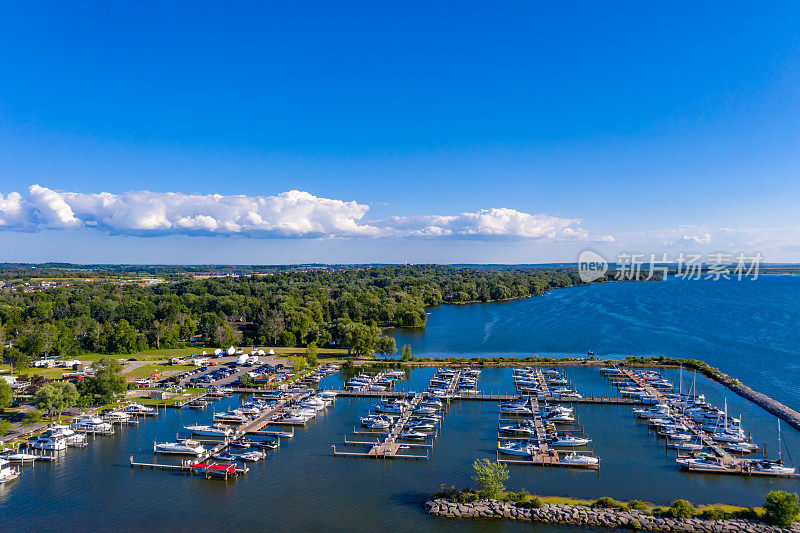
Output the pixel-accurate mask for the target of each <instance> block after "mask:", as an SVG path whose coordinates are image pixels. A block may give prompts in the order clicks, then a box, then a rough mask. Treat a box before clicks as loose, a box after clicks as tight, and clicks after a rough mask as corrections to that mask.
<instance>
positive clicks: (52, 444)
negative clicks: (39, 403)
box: [28, 429, 67, 452]
mask: <svg viewBox="0 0 800 533" xmlns="http://www.w3.org/2000/svg"><path fill="white" fill-rule="evenodd" d="M28 446H30V447H31V448H33V449H34V450H44V451H50V452H59V451H62V450H66V449H67V439H66V438H65V437H64V436H63V435H60V434H57V433H55V432H54V431H53V430H50V429H48V430H47V431H45V432H44V433H42V434H41V435H39V436H38V437H36V438H35V439H33V440H31V441H28Z"/></svg>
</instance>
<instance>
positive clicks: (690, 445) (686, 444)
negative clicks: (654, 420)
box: [670, 442, 704, 452]
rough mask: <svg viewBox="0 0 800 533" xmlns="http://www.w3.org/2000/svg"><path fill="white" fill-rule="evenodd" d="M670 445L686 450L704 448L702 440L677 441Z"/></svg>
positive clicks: (697, 450) (693, 450)
mask: <svg viewBox="0 0 800 533" xmlns="http://www.w3.org/2000/svg"><path fill="white" fill-rule="evenodd" d="M670 446H671V447H673V448H675V449H676V450H680V451H684V452H699V451H700V450H702V449H703V448H704V446H703V443H702V442H675V443H673V444H670Z"/></svg>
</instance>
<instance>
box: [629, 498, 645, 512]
mask: <svg viewBox="0 0 800 533" xmlns="http://www.w3.org/2000/svg"><path fill="white" fill-rule="evenodd" d="M628 508H629V509H636V510H637V511H646V510H647V505H645V503H644V502H643V501H640V500H631V501H629V502H628Z"/></svg>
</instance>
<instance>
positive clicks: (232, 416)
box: [214, 411, 247, 424]
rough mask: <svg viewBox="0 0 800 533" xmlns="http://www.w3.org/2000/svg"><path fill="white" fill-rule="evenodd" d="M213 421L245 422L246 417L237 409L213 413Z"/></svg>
mask: <svg viewBox="0 0 800 533" xmlns="http://www.w3.org/2000/svg"><path fill="white" fill-rule="evenodd" d="M214 422H229V423H232V424H244V423H245V422H247V417H246V416H245V415H243V414H242V413H240V412H237V411H229V412H226V413H214Z"/></svg>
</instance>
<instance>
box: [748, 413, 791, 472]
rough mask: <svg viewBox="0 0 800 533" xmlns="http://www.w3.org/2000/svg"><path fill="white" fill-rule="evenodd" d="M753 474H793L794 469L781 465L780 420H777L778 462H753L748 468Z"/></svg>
mask: <svg viewBox="0 0 800 533" xmlns="http://www.w3.org/2000/svg"><path fill="white" fill-rule="evenodd" d="M750 468H751V470H752V471H753V472H758V473H762V474H794V472H795V469H794V468H792V467H790V466H784V465H783V452H782V451H781V420H780V419H778V460H777V461H768V460H764V461H754V462H753V463H751V466H750Z"/></svg>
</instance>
